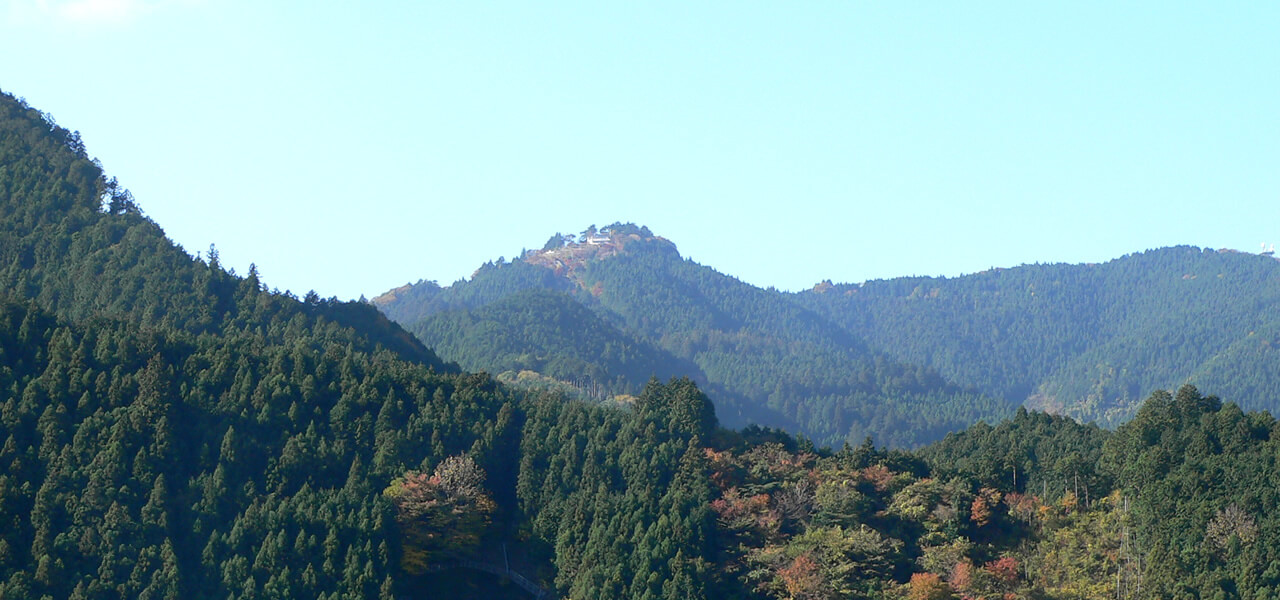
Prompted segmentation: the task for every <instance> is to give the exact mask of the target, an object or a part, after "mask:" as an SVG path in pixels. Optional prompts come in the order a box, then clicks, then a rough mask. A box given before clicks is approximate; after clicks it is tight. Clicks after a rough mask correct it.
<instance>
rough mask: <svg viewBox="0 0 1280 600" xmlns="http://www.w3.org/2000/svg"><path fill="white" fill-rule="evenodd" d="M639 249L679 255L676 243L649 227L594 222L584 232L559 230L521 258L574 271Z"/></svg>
mask: <svg viewBox="0 0 1280 600" xmlns="http://www.w3.org/2000/svg"><path fill="white" fill-rule="evenodd" d="M640 248H645V249H656V250H658V251H662V252H670V253H672V254H675V255H676V256H679V251H678V250H676V245H675V244H674V243H672V242H671V241H670V240H668V239H666V238H664V237H661V236H657V235H654V234H653V232H652V231H650V230H649V228H648V227H645V226H642V225H636V224H634V223H614V224H612V225H608V226H605V227H601V228H598V229H597V228H596V226H595V225H592V226H590V227H588V228H586V229H584V230H583V231H582V233H581V234H578V235H575V234H572V233H557V234H555V235H552V236H551V239H548V240H547V243H546V244H544V245H543V246H542V249H541V250H530V251H528V252H526V253H525V254H524V256H522V257H521V258H522V259H523V260H524V261H525V262H527V263H529V264H532V265H537V266H542V267H546V268H549V269H552V270H554V271H556V272H558V273H566V272H572V271H574V270H576V269H577V268H578V267H581V266H582V265H583V264H585V263H586V262H588V261H591V260H601V259H605V258H609V257H611V256H615V255H618V254H623V253H628V252H633V251H635V250H638V249H640Z"/></svg>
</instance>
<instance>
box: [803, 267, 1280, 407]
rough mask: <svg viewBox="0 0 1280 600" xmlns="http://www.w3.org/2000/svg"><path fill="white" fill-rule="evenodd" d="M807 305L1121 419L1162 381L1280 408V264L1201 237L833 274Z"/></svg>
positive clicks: (889, 342) (996, 382) (857, 328)
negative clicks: (942, 269) (1196, 243)
mask: <svg viewBox="0 0 1280 600" xmlns="http://www.w3.org/2000/svg"><path fill="white" fill-rule="evenodd" d="M796 298H797V299H798V300H799V301H800V302H801V303H803V304H804V305H805V306H808V307H810V308H812V309H813V310H815V311H817V312H820V313H822V314H823V315H825V316H826V317H828V318H830V319H831V320H832V321H835V322H837V323H839V324H840V325H841V326H842V327H843V328H845V329H846V330H847V331H849V332H850V333H851V334H853V335H858V336H861V337H863V338H864V339H866V340H868V343H870V344H872V345H873V346H875V347H877V348H883V349H884V351H885V352H888V353H890V354H891V355H893V356H894V357H895V358H896V359H898V360H901V361H904V362H909V363H912V364H920V365H926V366H928V367H930V368H933V369H936V370H937V371H938V372H939V373H941V374H942V375H943V376H945V377H947V378H948V379H950V380H952V381H955V382H957V383H959V384H961V385H966V386H971V387H974V388H976V389H980V390H983V391H985V392H987V393H990V394H993V395H996V396H998V397H1001V398H1005V399H1006V400H1008V401H1010V402H1016V403H1022V404H1025V405H1026V406H1027V407H1028V408H1039V409H1044V410H1052V411H1055V412H1062V413H1064V414H1068V415H1072V416H1075V417H1077V418H1081V419H1085V420H1097V421H1099V422H1101V423H1104V424H1107V425H1110V426H1115V425H1117V424H1119V423H1121V422H1123V421H1125V420H1126V419H1128V418H1129V417H1131V416H1132V415H1133V414H1134V412H1135V411H1136V410H1137V407H1138V405H1139V404H1140V402H1141V400H1142V399H1143V398H1145V397H1146V396H1147V395H1148V394H1149V393H1150V392H1151V391H1152V390H1155V389H1171V388H1176V387H1178V386H1180V385H1182V384H1184V383H1195V384H1198V385H1201V386H1206V387H1207V386H1213V387H1212V389H1216V390H1220V391H1222V392H1223V393H1224V394H1227V395H1229V396H1230V397H1232V398H1236V399H1238V401H1239V402H1240V404H1241V405H1242V406H1244V407H1246V408H1250V409H1260V408H1261V409H1268V410H1276V409H1280V405H1278V404H1277V403H1276V399H1277V398H1280V387H1277V384H1278V383H1280V382H1277V381H1276V379H1275V376H1274V373H1276V372H1280V353H1277V352H1275V351H1274V350H1273V349H1272V346H1273V343H1272V342H1273V341H1274V335H1273V333H1274V332H1275V331H1276V326H1277V324H1278V323H1280V311H1277V310H1276V308H1277V307H1280V262H1277V261H1275V260H1273V259H1271V258H1269V257H1265V256H1257V255H1252V254H1243V253H1237V252H1229V251H1222V252H1219V251H1213V250H1205V249H1200V248H1192V247H1185V246H1183V247H1177V248H1164V249H1160V250H1152V251H1148V252H1143V253H1140V254H1134V255H1130V256H1126V257H1122V258H1119V259H1116V260H1113V261H1110V262H1107V263H1104V264H1097V265H1027V266H1022V267H1017V268H1012V269H999V270H994V271H988V272H985V273H979V274H976V275H968V276H964V277H957V278H951V279H948V278H903V279H893V280H886V281H871V282H867V283H865V284H861V285H837V286H831V285H821V286H818V287H816V288H815V289H814V290H811V291H807V292H804V293H801V294H798V295H796Z"/></svg>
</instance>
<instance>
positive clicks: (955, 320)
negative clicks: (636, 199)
mask: <svg viewBox="0 0 1280 600" xmlns="http://www.w3.org/2000/svg"><path fill="white" fill-rule="evenodd" d="M530 288H536V289H551V290H557V291H561V292H565V293H567V294H569V295H570V296H571V297H572V298H574V299H576V300H577V302H579V303H581V304H582V305H583V306H585V307H587V308H589V309H590V310H591V313H592V315H593V316H591V317H589V318H588V319H587V320H588V321H591V322H596V321H601V322H606V323H610V324H612V325H613V326H614V327H615V328H616V330H617V332H616V335H619V336H623V337H627V338H629V339H632V340H634V342H633V343H634V344H638V345H642V344H643V342H642V341H647V342H649V343H650V344H652V345H653V346H656V347H658V348H661V349H662V350H663V351H665V352H667V353H669V354H670V355H673V356H675V357H678V358H681V359H685V360H687V361H689V362H691V363H693V364H695V365H696V366H697V369H696V370H691V371H689V374H690V375H691V376H694V377H696V378H699V381H701V382H703V383H704V385H705V386H706V387H707V388H708V389H709V391H710V392H711V393H712V395H713V397H714V399H715V400H716V401H717V403H718V405H719V406H720V411H721V415H722V418H725V419H726V421H727V422H729V423H731V424H740V423H744V422H757V423H763V424H767V425H778V426H783V427H788V428H794V429H797V430H799V431H803V432H804V433H806V434H807V435H810V436H812V437H814V438H816V439H818V440H820V441H823V442H828V443H838V442H840V441H841V440H844V439H850V440H853V441H856V440H858V439H860V438H859V436H862V435H866V434H870V435H873V436H875V438H876V439H877V440H881V441H886V442H890V443H895V444H915V443H920V442H924V441H929V440H932V439H936V438H937V437H938V436H940V435H942V434H943V433H945V432H946V431H948V430H953V429H958V428H961V427H964V426H966V425H968V424H970V423H973V422H975V421H976V420H978V419H983V418H985V419H988V420H991V419H994V418H998V417H1000V416H1002V415H1005V414H1007V413H1008V411H1009V410H1011V409H1012V407H1015V406H1018V405H1025V406H1027V407H1030V408H1038V409H1044V410H1050V411H1054V412H1061V413H1065V414H1068V415H1072V416H1075V417H1077V418H1081V419H1085V420H1097V421H1100V422H1102V423H1104V424H1108V425H1115V424H1118V423H1120V422H1122V421H1124V420H1125V419H1127V418H1128V417H1129V416H1131V415H1132V414H1133V413H1134V411H1136V410H1137V407H1138V405H1139V403H1140V402H1141V400H1142V399H1143V398H1145V397H1147V395H1149V394H1150V393H1151V391H1152V390H1155V389H1158V388H1169V389H1172V388H1176V387H1178V386H1180V385H1182V384H1184V383H1196V384H1199V385H1201V386H1202V387H1206V388H1210V389H1214V390H1216V391H1221V392H1223V393H1224V394H1227V395H1229V396H1231V397H1233V398H1237V399H1239V401H1240V402H1241V404H1242V405H1243V406H1245V407H1246V408H1265V409H1272V410H1274V409H1276V408H1278V407H1280V404H1278V402H1277V400H1276V399H1277V398H1280V375H1277V374H1278V373H1280V353H1277V352H1276V351H1275V347H1276V346H1277V345H1278V344H1280V337H1277V336H1278V335H1280V319H1278V318H1277V315H1280V310H1277V309H1278V308H1280V263H1277V261H1275V260H1273V259H1271V258H1269V257H1264V256H1258V255H1253V254H1244V253H1237V252H1231V251H1223V252H1218V251H1213V250H1202V249H1199V248H1193V247H1177V248H1166V249H1161V250H1153V251H1149V252H1144V253H1139V254H1134V255H1130V256H1126V257H1123V258H1119V259H1116V260H1113V261H1110V262H1108V263H1105V264H1099V265H1064V264H1054V265H1026V266H1021V267H1016V268H1011V269H996V270H992V271H988V272H984V273H978V274H974V275H968V276H963V277H955V278H925V277H911V278H899V279H891V280H882V281H871V282H867V283H864V284H841V285H833V284H831V283H829V282H824V283H822V284H819V285H818V286H815V288H814V289H813V290H809V291H806V292H802V293H798V294H786V293H781V292H775V291H771V290H763V289H760V288H756V287H754V286H751V285H748V284H745V283H743V282H741V281H739V280H737V279H735V278H733V277H729V276H726V275H723V274H721V273H718V272H716V271H715V270H713V269H711V268H709V267H705V266H702V265H698V264H696V263H693V262H691V261H688V260H685V259H682V258H681V257H680V255H679V253H678V252H677V250H676V247H675V245H674V244H673V243H671V242H670V241H668V240H666V239H664V238H661V237H657V236H654V235H653V234H652V233H650V232H649V231H648V230H647V229H644V228H640V227H636V226H634V225H620V224H619V225H614V226H612V227H609V228H604V229H603V230H600V231H593V230H589V231H588V232H584V233H583V234H582V235H581V236H577V237H574V236H555V237H553V238H552V240H551V241H550V242H548V245H547V247H545V248H544V249H543V250H541V251H535V252H529V253H526V255H525V256H524V257H522V258H520V259H516V260H512V261H510V262H501V263H490V264H487V265H484V266H482V267H481V268H480V270H479V271H477V273H476V275H475V276H474V277H473V278H472V279H471V280H466V281H459V282H456V283H454V284H453V285H450V286H448V287H440V286H437V285H435V284H433V283H430V282H424V283H419V284H416V285H412V286H406V287H404V288H400V289H397V290H393V292H390V293H388V294H386V295H384V296H382V297H379V298H377V299H375V300H374V303H375V304H377V305H378V306H379V307H380V308H381V309H382V310H383V311H384V312H386V313H387V314H388V315H389V316H391V317H392V318H393V319H396V320H398V321H400V322H401V323H402V324H404V325H405V326H406V327H407V328H409V329H410V330H412V331H414V332H415V333H417V334H418V335H419V336H421V337H422V339H423V340H424V341H425V342H426V343H427V345H429V346H433V347H438V349H439V350H440V351H441V352H442V353H443V354H444V356H445V357H446V358H447V359H450V360H462V357H467V358H468V362H466V365H467V366H468V367H471V368H486V369H498V370H502V369H510V368H513V363H511V362H510V361H507V362H503V361H496V360H488V361H486V360H482V359H480V358H479V357H480V356H481V354H483V353H484V352H493V351H494V350H493V349H492V348H491V349H489V350H481V349H480V348H479V347H477V346H468V344H467V343H466V342H462V341H460V340H461V339H462V338H464V337H467V335H468V334H465V333H463V331H462V329H461V328H459V326H458V325H457V323H458V321H457V318H456V317H453V316H445V315H452V314H453V313H454V312H455V311H458V310H463V309H475V308H478V307H481V306H487V305H489V304H490V303H493V302H495V301H496V300H498V299H503V298H509V297H511V295H512V294H515V293H517V292H520V291H522V290H526V289H530ZM503 306H504V307H505V308H504V309H502V310H508V311H509V310H511V309H512V308H513V307H514V305H513V304H512V303H510V302H508V303H506V304H504V305H503ZM499 312H501V311H499V309H492V310H490V311H488V312H487V313H485V315H486V316H479V315H477V314H475V313H468V315H469V316H468V317H467V318H468V321H467V322H468V323H469V324H470V327H474V328H475V330H476V331H489V332H492V333H495V334H496V333H497V332H501V334H500V335H498V336H496V337H495V338H493V339H501V340H505V341H503V342H500V345H505V344H510V343H512V342H511V340H517V339H519V340H522V342H521V343H523V344H533V345H534V346H538V348H539V350H538V351H537V354H539V355H540V356H542V357H543V358H542V359H541V360H543V361H546V360H549V358H550V357H551V356H553V355H555V354H556V350H555V349H554V347H552V346H549V345H540V343H539V342H538V341H537V337H538V336H539V335H540V334H536V333H533V332H531V331H529V330H527V329H526V328H527V326H528V325H529V321H528V320H527V319H526V320H523V321H521V322H520V323H516V322H512V321H511V320H510V319H507V318H503V317H500V316H499V315H498V313H499ZM579 314H581V315H583V316H584V317H586V315H587V313H579ZM561 317H562V316H561ZM561 317H557V318H561ZM424 319H425V320H424ZM442 320H448V321H450V322H452V323H454V325H452V326H451V327H453V328H454V329H453V330H452V333H450V334H449V335H444V333H443V330H442V329H441V327H440V326H439V325H427V324H430V323H439V322H441V321H442ZM585 322H586V321H584V323H585ZM561 326H563V323H562V324H561ZM567 329H568V331H567V332H566V334H565V335H567V336H569V337H567V338H566V337H561V338H559V339H561V340H563V339H576V338H572V336H573V335H574V333H573V332H574V330H575V329H577V330H583V331H585V329H583V328H575V327H568V328H567ZM477 342H478V340H477ZM585 342H586V340H585V339H577V341H576V344H575V345H574V347H582V344H583V343H585ZM526 351H527V350H526ZM472 359H474V360H472ZM585 360H586V361H587V362H588V363H591V364H590V365H589V366H588V365H584V366H583V369H584V370H583V372H584V373H599V372H601V371H606V372H609V373H612V375H613V378H615V379H616V378H618V377H622V379H624V380H627V381H631V382H632V383H635V382H634V376H635V375H634V373H632V374H627V375H623V374H622V373H620V372H618V371H617V369H616V368H611V367H609V366H606V365H604V364H601V363H600V362H599V361H594V362H593V361H592V360H591V358H590V357H587V358H586V359H585ZM580 364H581V363H580ZM666 364H672V363H669V362H668V363H666ZM535 370H537V369H535ZM655 372H657V373H658V374H660V375H661V374H665V373H666V372H667V371H662V370H655ZM553 376H556V377H563V376H564V372H563V371H561V372H559V373H556V374H554V375H553ZM592 376H593V377H601V376H600V375H592Z"/></svg>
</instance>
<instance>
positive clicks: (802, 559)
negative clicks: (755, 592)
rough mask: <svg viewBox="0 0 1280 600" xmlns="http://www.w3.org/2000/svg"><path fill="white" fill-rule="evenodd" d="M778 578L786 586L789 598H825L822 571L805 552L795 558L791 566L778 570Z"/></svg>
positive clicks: (824, 582)
mask: <svg viewBox="0 0 1280 600" xmlns="http://www.w3.org/2000/svg"><path fill="white" fill-rule="evenodd" d="M778 578H779V579H781V580H782V584H783V585H784V586H786V589H787V595H788V596H790V597H791V598H795V599H799V598H822V597H824V596H825V589H826V581H825V580H824V579H823V577H822V569H821V567H819V565H818V563H817V562H815V561H814V560H813V559H812V558H810V557H809V553H808V552H806V553H804V554H801V555H800V556H797V557H796V558H795V560H793V561H791V564H789V565H787V566H785V567H783V568H781V569H779V570H778Z"/></svg>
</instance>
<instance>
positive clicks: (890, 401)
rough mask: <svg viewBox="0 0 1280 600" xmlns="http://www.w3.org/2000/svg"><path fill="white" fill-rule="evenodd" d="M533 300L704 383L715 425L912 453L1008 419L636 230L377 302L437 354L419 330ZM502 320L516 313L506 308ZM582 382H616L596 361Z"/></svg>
mask: <svg viewBox="0 0 1280 600" xmlns="http://www.w3.org/2000/svg"><path fill="white" fill-rule="evenodd" d="M530 288H541V289H553V290H567V291H568V292H569V293H570V294H571V295H572V297H573V298H574V299H575V300H576V301H577V302H579V303H580V304H581V305H582V306H585V307H587V308H589V309H591V311H592V312H593V313H594V314H595V315H596V318H589V319H586V320H584V321H583V322H584V323H585V322H592V323H594V322H595V321H596V320H597V319H598V320H600V321H603V322H606V323H609V324H611V325H612V326H614V327H616V328H617V329H618V330H620V331H621V332H622V333H623V334H625V335H626V336H628V337H630V338H631V339H634V340H637V343H639V344H649V345H652V346H655V347H658V348H661V349H662V350H663V351H665V352H666V353H669V354H670V355H673V356H675V357H677V358H679V359H682V360H684V361H687V362H688V363H691V364H692V365H695V366H696V368H697V370H696V371H690V372H688V373H686V374H688V375H690V376H693V377H695V378H699V379H698V381H699V384H700V385H703V386H704V387H705V388H706V389H707V390H708V393H710V394H711V396H712V397H713V399H714V401H715V402H716V406H717V413H718V414H719V415H720V417H721V419H722V420H724V421H725V423H726V424H728V425H731V426H742V425H745V424H748V423H758V424H763V425H769V426H778V427H784V428H787V429H790V430H793V431H800V432H803V433H804V434H805V435H808V436H811V437H812V438H813V439H815V440H816V441H818V442H820V443H823V444H834V445H837V446H838V445H840V444H841V443H843V442H844V441H847V440H854V441H861V440H862V438H864V437H865V436H867V435H871V436H874V437H875V439H877V440H879V441H881V442H886V443H890V444H892V445H898V446H911V445H917V444H920V443H923V442H926V441H929V440H933V439H937V438H940V437H941V436H942V435H944V434H945V433H946V432H948V431H953V430H955V429H959V428H962V427H964V426H967V425H968V424H970V423H973V422H976V421H978V420H980V419H984V418H985V419H995V418H998V417H999V416H1001V415H1004V414H1007V412H1008V411H1009V410H1010V408H1009V407H1008V406H1006V405H1004V404H1003V403H1001V402H999V401H997V400H994V399H992V398H990V397H985V396H983V395H981V394H978V393H972V392H968V391H966V390H962V389H960V388H958V387H956V386H953V385H949V384H948V382H947V381H945V380H944V379H943V378H941V377H939V376H938V375H937V374H936V373H934V372H932V371H931V370H929V369H927V368H919V367H913V366H910V365H904V364H901V363H899V362H897V361H895V360H893V359H891V358H890V357H888V356H887V355H886V354H884V353H880V352H875V351H872V350H870V349H868V348H867V347H866V345H865V344H863V343H862V342H861V341H860V340H859V339H858V338H856V337H855V336H852V335H849V334H848V333H847V332H845V331H843V330H842V329H841V328H840V327H838V326H836V325H835V324H833V323H832V322H830V321H829V320H827V319H826V318H824V317H822V316H819V315H818V314H817V313H815V312H813V311H810V310H808V309H805V308H804V307H802V306H799V305H798V304H797V303H795V302H794V301H792V299H791V298H788V297H787V296H785V295H782V294H779V293H776V292H773V291H766V290H762V289H759V288H756V287H754V286H751V285H749V284H745V283H743V282H741V281H738V280H737V279H734V278H732V277H728V276H725V275H723V274H721V273H718V272H716V271H715V270H713V269H711V268H708V267H704V266H701V265H697V264H695V263H693V262H690V261H687V260H684V259H683V258H681V256H680V254H679V252H678V251H677V250H676V248H675V245H674V244H672V243H671V242H670V241H668V240H665V239H663V238H661V237H657V236H654V235H653V234H652V233H650V232H649V231H648V230H647V229H645V228H641V227H637V226H635V225H624V224H615V225H612V226H609V227H606V228H603V229H600V230H596V229H595V228H594V227H593V228H592V229H589V230H588V231H587V232H584V233H583V235H582V237H581V238H580V239H577V240H574V239H572V238H570V237H568V236H565V237H562V236H555V237H553V238H552V240H551V241H549V242H548V244H547V246H546V247H544V248H543V249H542V250H541V251H536V252H530V253H526V255H525V256H524V257H521V258H520V259H517V260H513V261H511V262H509V263H507V262H502V263H497V264H494V263H491V264H488V265H485V266H484V267H482V268H481V269H480V270H478V271H477V272H476V274H475V276H474V277H473V278H472V279H471V280H470V281H460V282H456V283H454V284H453V285H451V286H449V287H447V288H440V287H438V286H436V285H435V284H432V283H429V282H427V283H420V284H418V285H416V286H410V287H409V288H407V289H406V288H401V289H397V290H393V291H392V292H389V293H388V294H385V295H383V296H380V297H378V298H375V299H374V301H373V302H374V303H375V304H376V305H378V306H379V308H381V309H382V310H383V311H384V312H386V314H388V315H391V316H392V317H394V318H413V317H414V316H418V315H425V317H424V318H425V319H426V320H425V321H420V322H419V324H414V323H411V322H406V321H402V324H404V325H406V326H407V327H408V328H410V329H412V330H414V331H416V332H428V336H427V337H425V338H424V339H431V340H441V338H439V337H431V334H430V333H429V332H430V331H432V328H433V327H437V326H436V325H423V324H422V323H438V322H440V321H441V320H448V321H449V322H450V323H453V324H454V325H458V324H460V323H462V322H463V321H462V320H461V319H463V318H462V317H450V316H441V315H450V314H452V313H453V312H454V311H458V310H460V309H463V308H475V307H477V306H484V305H485V304H486V303H488V302H494V301H495V299H497V298H506V297H512V296H511V295H512V294H516V293H517V292H519V291H521V290H526V289H530ZM504 307H506V308H505V309H504V310H510V309H511V305H510V304H509V303H508V304H504ZM467 314H468V316H467V317H465V322H466V326H467V327H469V328H471V329H473V330H475V331H488V332H491V334H492V335H489V336H486V338H485V339H502V340H522V342H523V343H529V344H533V345H534V346H536V349H535V350H534V351H533V353H535V354H538V355H542V356H551V355H554V354H555V353H556V352H557V350H556V346H558V345H562V344H564V343H565V342H571V343H570V345H571V346H572V347H585V346H588V345H589V344H590V342H591V340H590V335H587V334H586V332H587V331H588V330H589V328H584V327H582V326H581V324H579V325H578V326H569V327H562V328H561V329H560V331H563V332H564V333H565V334H566V336H567V337H562V338H556V339H555V340H554V343H544V342H542V341H541V340H551V338H549V337H548V336H546V335H545V334H543V333H541V332H539V331H538V328H539V327H542V326H540V325H535V324H534V323H533V322H530V321H522V322H520V323H515V322H512V321H510V320H506V321H502V322H500V321H499V320H498V319H495V318H492V316H490V317H487V318H484V319H478V318H477V313H476V312H474V311H473V312H471V313H467ZM489 314H490V315H492V314H493V313H492V312H491V313H489ZM582 316H584V317H585V313H582ZM499 332H501V333H499ZM464 337H465V336H464ZM471 337H472V339H473V340H474V341H473V342H471V343H472V344H478V343H483V340H482V339H481V337H479V336H478V335H473V336H471ZM503 343H504V344H505V343H509V342H503ZM446 347H447V350H446ZM440 350H441V351H442V352H444V353H445V354H444V356H445V357H446V358H448V359H450V360H461V357H463V356H467V357H479V356H482V355H483V354H484V353H485V352H486V351H485V350H483V349H480V348H475V347H474V346H473V347H469V348H468V347H462V346H454V345H452V344H445V345H442V346H440ZM488 360H490V361H491V362H488V363H483V362H482V361H478V362H474V363H468V364H469V365H473V366H476V367H482V368H486V369H502V368H510V362H502V361H497V360H494V359H493V358H490V359H488ZM581 368H583V369H586V370H588V371H590V372H596V371H600V370H604V371H609V367H608V366H607V365H603V364H601V363H600V362H599V361H589V364H586V365H582V366H581ZM617 375H618V374H617V373H615V374H614V376H615V377H616V376H617Z"/></svg>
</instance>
